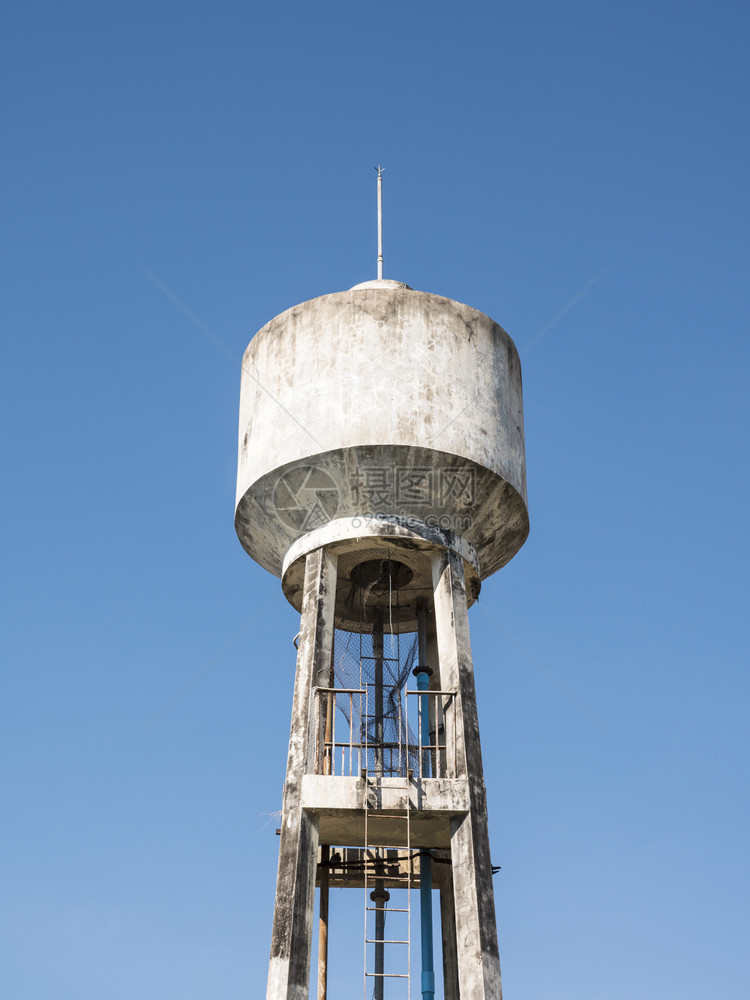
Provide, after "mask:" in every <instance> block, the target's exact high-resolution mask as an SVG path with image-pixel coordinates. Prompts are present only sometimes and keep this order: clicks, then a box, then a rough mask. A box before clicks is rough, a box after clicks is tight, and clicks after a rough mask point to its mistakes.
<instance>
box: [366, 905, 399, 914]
mask: <svg viewBox="0 0 750 1000" xmlns="http://www.w3.org/2000/svg"><path fill="white" fill-rule="evenodd" d="M367 909H368V910H374V911H375V913H408V912H409V908H408V907H398V906H368V907H367Z"/></svg>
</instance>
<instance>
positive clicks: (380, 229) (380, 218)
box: [375, 167, 384, 281]
mask: <svg viewBox="0 0 750 1000" xmlns="http://www.w3.org/2000/svg"><path fill="white" fill-rule="evenodd" d="M375 169H376V170H377V172H378V281H382V280H383V170H384V168H383V167H375Z"/></svg>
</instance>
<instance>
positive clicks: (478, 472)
mask: <svg viewBox="0 0 750 1000" xmlns="http://www.w3.org/2000/svg"><path fill="white" fill-rule="evenodd" d="M311 476H312V478H311ZM368 513H369V514H377V513H385V514H389V515H397V516H399V517H405V518H408V517H414V518H418V519H420V520H422V521H426V522H428V523H434V524H438V525H441V526H443V527H451V528H452V529H453V530H455V531H456V532H457V533H458V534H460V535H462V536H463V537H464V538H465V539H466V540H467V541H468V542H469V543H470V544H471V545H472V546H473V547H474V548H475V549H476V551H477V553H478V556H479V563H480V572H481V576H482V577H483V578H484V577H485V576H487V575H489V574H490V573H493V572H494V571H495V570H496V569H499V568H500V566H502V565H504V563H506V562H507V561H508V560H509V559H510V558H512V556H513V555H514V554H515V552H516V551H517V550H518V549H519V548H520V546H521V545H522V544H523V542H524V540H525V538H526V535H527V533H528V515H527V510H526V469H525V453H524V436H523V409H522V399H521V367H520V361H519V358H518V352H517V351H516V348H515V346H514V345H513V342H512V341H511V339H510V337H509V336H508V335H507V334H506V333H505V331H504V330H502V329H501V328H500V327H499V326H498V325H497V324H496V323H495V322H494V321H493V320H491V319H490V318H489V317H488V316H485V315H484V314H483V313H481V312H478V311H477V310H476V309H472V308H471V307H470V306H467V305H463V304H461V303H458V302H454V301H452V300H450V299H446V298H443V297H441V296H438V295H430V294H428V293H425V292H417V291H413V290H411V289H409V288H405V287H395V288H393V287H388V288H382V287H375V288H372V287H365V288H360V289H352V290H350V291H348V292H339V293H335V294H333V295H324V296H322V297H321V298H317V299H312V300H311V301H309V302H304V303H302V304H301V305H299V306H295V307H294V308H293V309H290V310H287V312H285V313H282V314H281V315H280V316H277V317H276V319H274V320H272V321H271V322H270V323H269V324H267V325H266V326H265V327H263V329H262V330H260V331H259V333H257V334H256V336H255V337H254V338H253V340H252V341H251V342H250V345H249V347H248V349H247V351H246V352H245V356H244V359H243V375H242V393H241V402H240V434H239V469H238V480H237V512H236V519H235V524H236V528H237V533H238V535H239V537H240V540H241V542H242V544H243V545H244V547H245V548H246V549H247V551H248V552H249V553H250V555H251V556H252V557H253V558H254V559H256V560H257V561H258V562H259V563H260V564H261V565H262V566H265V567H266V568H267V569H269V570H270V571H271V572H273V573H275V574H276V575H277V576H278V575H280V574H281V566H282V561H283V558H284V554H285V553H286V551H287V549H288V548H289V546H290V545H291V544H292V543H293V542H294V541H295V540H296V539H297V538H299V537H300V536H301V535H303V534H305V533H306V532H307V531H309V530H311V529H312V528H315V527H317V526H318V525H319V524H321V523H325V522H326V521H328V520H330V519H331V518H333V517H355V516H357V515H367V514H368Z"/></svg>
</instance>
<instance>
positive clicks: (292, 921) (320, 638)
mask: <svg viewBox="0 0 750 1000" xmlns="http://www.w3.org/2000/svg"><path fill="white" fill-rule="evenodd" d="M335 594H336V560H335V557H333V558H332V557H331V556H329V555H328V553H327V552H326V550H325V549H316V550H315V551H314V552H311V553H310V554H309V555H308V556H307V561H306V565H305V587H304V597H303V602H302V621H301V629H300V642H299V651H298V654H297V674H296V678H295V682H294V701H293V705H292V726H291V734H290V737H289V756H288V758H287V767H286V783H285V785H284V801H283V809H282V816H281V843H280V845H279V871H278V876H277V880H276V906H275V909H274V915H273V935H272V938H271V962H270V966H269V971H268V989H267V992H266V1000H308V996H309V981H310V948H311V940H312V926H313V907H314V900H315V871H316V867H317V863H318V822H317V820H316V819H315V818H314V817H313V816H312V815H310V814H309V813H306V812H305V811H304V810H303V809H302V806H301V786H302V777H303V775H304V774H305V773H306V772H307V771H311V770H313V769H314V761H315V740H316V732H315V729H316V724H317V717H316V715H315V711H314V704H313V698H314V690H315V688H316V687H318V686H321V687H326V686H327V684H328V676H329V670H330V663H331V649H332V643H333V607H334V599H335Z"/></svg>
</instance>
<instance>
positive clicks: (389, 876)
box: [362, 684, 414, 1000]
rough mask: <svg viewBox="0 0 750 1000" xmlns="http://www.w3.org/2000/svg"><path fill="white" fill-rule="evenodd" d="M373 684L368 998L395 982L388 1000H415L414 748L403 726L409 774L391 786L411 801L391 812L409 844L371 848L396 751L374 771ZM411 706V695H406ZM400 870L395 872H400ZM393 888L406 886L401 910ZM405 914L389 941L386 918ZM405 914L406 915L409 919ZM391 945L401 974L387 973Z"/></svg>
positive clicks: (380, 999) (401, 752)
mask: <svg viewBox="0 0 750 1000" xmlns="http://www.w3.org/2000/svg"><path fill="white" fill-rule="evenodd" d="M373 686H374V685H372V684H367V685H366V686H365V691H366V694H365V713H364V717H363V720H362V722H363V725H362V734H363V744H364V745H363V750H364V754H363V763H364V767H363V769H362V777H363V779H364V782H365V806H364V844H363V848H362V860H363V865H364V886H365V919H364V985H363V989H364V1000H385V996H386V994H385V982H386V980H392V981H393V983H394V986H396V985H398V987H399V988H398V989H397V990H395V991H394V992H393V993H392V994H390V995H389V996H388V1000H391V997H393V1000H409V997H410V996H411V886H412V882H413V878H414V860H413V858H412V851H411V815H410V813H411V805H410V801H411V797H410V794H409V792H410V781H411V769H410V767H409V764H410V761H409V747H408V745H406V743H405V742H404V735H403V734H406V739H407V740H408V726H404V727H402V726H401V725H400V724H399V747H398V772H399V776H400V775H401V772H402V771H403V774H404V778H403V785H402V784H401V783H400V782H398V783H393V784H392V783H390V782H389V788H392V789H394V790H395V791H397V792H402V793H403V794H404V795H405V798H406V807H405V809H404V810H403V812H394V811H392V810H388V811H387V816H388V819H389V821H390V823H391V824H393V825H395V826H397V827H398V826H399V825H401V826H402V829H403V836H402V837H396V839H398V840H400V841H403V843H399V844H398V845H395V846H392V847H386V846H373V845H371V844H370V812H371V810H372V806H373V804H374V801H373V800H375V799H376V794H377V789H378V788H379V787H380V782H381V778H382V777H383V776H384V773H385V772H386V771H387V770H390V771H391V774H392V773H393V770H394V768H393V749H394V748H390V752H391V767H390V768H386V767H385V758H384V752H383V751H384V748H383V747H380V748H378V749H379V751H380V754H379V761H378V762H377V763H376V766H375V769H374V772H373V771H371V770H370V767H369V751H370V750H373V751H374V750H375V748H374V747H372V746H371V745H370V744H369V731H368V725H367V723H368V722H369V719H370V718H371V716H370V713H369V712H368V709H367V705H368V703H369V699H370V696H371V694H370V688H371V687H373ZM402 699H403V701H404V702H405V695H402ZM394 868H395V871H394ZM386 881H387V882H388V884H389V885H391V886H392V885H393V884H394V883H395V884H396V886H399V887H401V888H402V889H403V890H405V892H402V893H401V895H405V900H406V905H405V906H400V907H393V906H388V905H387V904H388V901H389V899H390V893H389V892H388V890H387V889H385V882H386ZM388 913H391V914H394V915H395V914H400V915H401V916H400V917H399V918H397V919H398V920H399V921H400V922H401V926H403V920H404V919H405V920H406V936H405V937H387V931H386V926H385V922H386V914H388ZM404 915H405V916H404ZM386 946H388V952H389V954H395V955H396V962H395V963H394V964H393V965H392V966H389V967H390V968H393V969H394V970H395V971H388V972H386V970H385V953H386Z"/></svg>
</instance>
